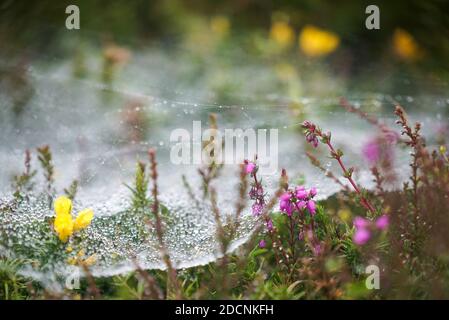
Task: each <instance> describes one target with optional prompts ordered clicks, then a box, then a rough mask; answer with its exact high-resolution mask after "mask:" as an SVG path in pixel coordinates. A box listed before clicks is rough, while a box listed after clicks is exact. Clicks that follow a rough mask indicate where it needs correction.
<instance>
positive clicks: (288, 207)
mask: <svg viewBox="0 0 449 320" xmlns="http://www.w3.org/2000/svg"><path fill="white" fill-rule="evenodd" d="M279 208H280V209H281V211H282V212H285V213H286V214H287V215H288V216H291V215H292V212H293V209H294V208H293V205H292V203H291V202H290V201H287V200H281V203H280V205H279Z"/></svg>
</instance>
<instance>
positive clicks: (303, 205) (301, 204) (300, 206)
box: [296, 200, 307, 210]
mask: <svg viewBox="0 0 449 320" xmlns="http://www.w3.org/2000/svg"><path fill="white" fill-rule="evenodd" d="M296 205H297V206H298V208H299V209H301V210H304V209H305V208H306V207H307V202H306V201H304V200H301V201H298V202H296Z"/></svg>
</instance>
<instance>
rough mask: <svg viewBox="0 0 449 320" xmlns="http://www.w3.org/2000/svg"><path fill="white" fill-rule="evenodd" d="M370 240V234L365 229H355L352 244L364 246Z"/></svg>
mask: <svg viewBox="0 0 449 320" xmlns="http://www.w3.org/2000/svg"><path fill="white" fill-rule="evenodd" d="M370 238H371V233H370V232H369V231H368V230H367V229H365V228H360V229H357V230H356V232H355V233H354V239H353V240H354V243H355V244H357V245H360V246H361V245H364V244H365V243H367V242H368V240H369V239H370Z"/></svg>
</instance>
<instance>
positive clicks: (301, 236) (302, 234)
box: [298, 231, 304, 241]
mask: <svg viewBox="0 0 449 320" xmlns="http://www.w3.org/2000/svg"><path fill="white" fill-rule="evenodd" d="M298 239H299V240H300V241H301V240H303V239H304V232H302V231H301V232H300V233H299V234H298Z"/></svg>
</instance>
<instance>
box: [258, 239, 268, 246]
mask: <svg viewBox="0 0 449 320" xmlns="http://www.w3.org/2000/svg"><path fill="white" fill-rule="evenodd" d="M266 245H267V244H266V242H265V240H264V239H262V240H260V241H259V248H265V246H266Z"/></svg>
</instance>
